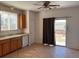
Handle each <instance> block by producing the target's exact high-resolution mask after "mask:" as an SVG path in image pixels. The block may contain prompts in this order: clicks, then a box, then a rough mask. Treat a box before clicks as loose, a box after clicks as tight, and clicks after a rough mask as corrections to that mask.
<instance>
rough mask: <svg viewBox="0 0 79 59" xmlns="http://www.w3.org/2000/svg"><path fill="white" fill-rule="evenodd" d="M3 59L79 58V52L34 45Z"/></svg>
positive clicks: (64, 48) (57, 47)
mask: <svg viewBox="0 0 79 59" xmlns="http://www.w3.org/2000/svg"><path fill="white" fill-rule="evenodd" d="M3 58H79V51H78V50H74V49H69V48H66V47H60V46H52V47H49V46H44V45H42V44H32V45H31V46H27V47H24V48H22V49H19V50H17V51H15V52H12V53H10V54H8V55H6V56H4V57H3Z"/></svg>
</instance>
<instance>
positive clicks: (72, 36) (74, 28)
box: [36, 7, 79, 49]
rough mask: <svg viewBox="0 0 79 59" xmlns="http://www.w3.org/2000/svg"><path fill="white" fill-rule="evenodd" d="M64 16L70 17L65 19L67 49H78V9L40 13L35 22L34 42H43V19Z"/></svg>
mask: <svg viewBox="0 0 79 59" xmlns="http://www.w3.org/2000/svg"><path fill="white" fill-rule="evenodd" d="M64 16H71V18H67V26H68V30H67V38H66V40H67V47H69V48H75V49H79V8H76V7H73V8H63V9H57V10H51V11H45V12H44V11H42V12H40V13H39V18H38V20H36V25H37V26H36V42H38V43H42V40H43V18H47V17H64Z"/></svg>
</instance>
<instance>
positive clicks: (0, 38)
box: [0, 33, 27, 40]
mask: <svg viewBox="0 0 79 59" xmlns="http://www.w3.org/2000/svg"><path fill="white" fill-rule="evenodd" d="M25 35H27V34H26V33H22V34H14V35H8V36H2V37H0V40H5V39H9V38H15V37H21V36H25Z"/></svg>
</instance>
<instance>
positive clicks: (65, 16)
mask: <svg viewBox="0 0 79 59" xmlns="http://www.w3.org/2000/svg"><path fill="white" fill-rule="evenodd" d="M54 18H71V16H64V17H54Z"/></svg>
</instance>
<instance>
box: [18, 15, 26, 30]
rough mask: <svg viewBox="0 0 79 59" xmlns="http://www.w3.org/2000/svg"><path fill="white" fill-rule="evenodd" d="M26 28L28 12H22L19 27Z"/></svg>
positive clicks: (19, 17)
mask: <svg viewBox="0 0 79 59" xmlns="http://www.w3.org/2000/svg"><path fill="white" fill-rule="evenodd" d="M24 28H26V14H25V13H20V14H18V29H24Z"/></svg>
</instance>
